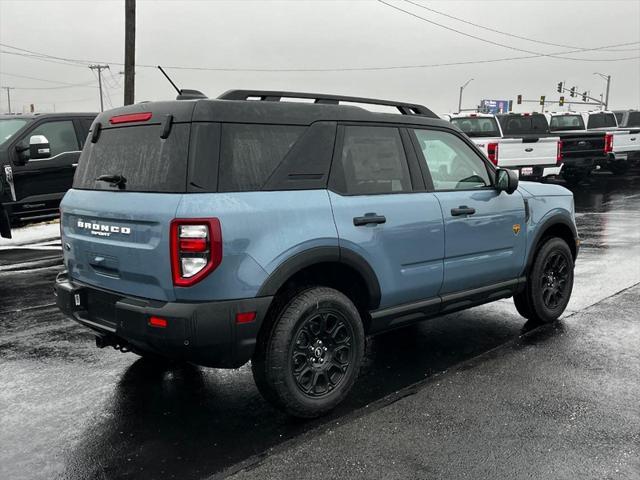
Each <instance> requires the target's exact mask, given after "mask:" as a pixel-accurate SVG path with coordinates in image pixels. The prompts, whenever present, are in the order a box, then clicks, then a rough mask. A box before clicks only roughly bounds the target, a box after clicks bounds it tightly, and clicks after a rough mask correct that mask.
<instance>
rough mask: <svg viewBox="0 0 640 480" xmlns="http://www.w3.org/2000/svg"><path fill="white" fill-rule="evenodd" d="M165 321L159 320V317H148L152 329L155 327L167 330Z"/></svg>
mask: <svg viewBox="0 0 640 480" xmlns="http://www.w3.org/2000/svg"><path fill="white" fill-rule="evenodd" d="M167 324H168V322H167V320H166V319H164V318H160V317H150V318H149V325H151V326H152V327H156V328H167Z"/></svg>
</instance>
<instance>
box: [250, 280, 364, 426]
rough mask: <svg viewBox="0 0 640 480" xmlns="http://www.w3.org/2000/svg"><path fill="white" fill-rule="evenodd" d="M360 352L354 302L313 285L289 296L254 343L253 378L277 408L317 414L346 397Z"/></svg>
mask: <svg viewBox="0 0 640 480" xmlns="http://www.w3.org/2000/svg"><path fill="white" fill-rule="evenodd" d="M363 354H364V330H363V327H362V320H361V318H360V314H359V313H358V309H357V308H356V307H355V305H354V304H353V302H352V301H351V300H349V298H347V297H346V296H345V295H343V294H342V293H340V292H339V291H337V290H334V289H332V288H327V287H314V288H311V289H309V290H305V291H303V292H300V293H298V294H297V295H296V296H294V297H293V299H291V301H290V302H289V303H288V304H287V305H286V306H285V307H284V308H283V309H282V310H281V311H280V313H279V315H278V316H277V318H276V319H275V323H274V324H273V325H272V327H271V329H270V333H269V334H268V335H267V336H266V338H264V339H262V341H260V342H259V343H258V346H257V349H256V354H255V355H254V358H253V361H252V370H253V376H254V378H255V381H256V385H258V388H259V390H260V392H261V393H262V394H263V396H264V397H265V398H266V399H267V400H269V401H271V402H272V403H274V404H275V405H276V406H277V407H279V408H280V409H282V410H284V411H285V412H287V413H289V414H291V415H294V416H297V417H306V418H311V417H317V416H319V415H322V414H323V413H326V412H328V411H329V410H331V409H332V408H334V407H335V406H336V405H338V404H339V403H340V402H341V401H342V400H343V399H344V397H345V396H346V395H347V393H348V392H349V390H350V389H351V387H352V386H353V384H354V383H355V381H356V378H357V377H358V372H359V370H360V364H361V362H362V357H363Z"/></svg>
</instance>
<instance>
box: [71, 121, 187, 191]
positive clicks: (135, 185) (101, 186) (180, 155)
mask: <svg viewBox="0 0 640 480" xmlns="http://www.w3.org/2000/svg"><path fill="white" fill-rule="evenodd" d="M190 128H191V124H190V123H177V124H175V125H173V127H172V128H171V134H170V135H169V137H168V138H166V139H162V138H160V134H161V133H162V132H161V130H162V127H161V126H160V125H145V126H136V127H120V128H105V129H104V130H102V132H101V133H100V136H99V138H98V141H97V142H96V143H91V142H87V143H86V145H85V148H84V150H83V151H82V155H80V160H79V162H78V169H77V170H76V175H75V178H74V181H73V188H79V189H85V190H112V191H119V190H118V188H117V187H116V186H114V185H112V184H109V183H107V182H103V181H100V182H98V181H96V179H97V178H98V177H99V176H101V175H121V176H123V177H124V178H125V179H126V185H125V188H124V189H123V190H121V191H127V192H173V193H179V192H185V191H186V177H187V155H188V150H189V131H190Z"/></svg>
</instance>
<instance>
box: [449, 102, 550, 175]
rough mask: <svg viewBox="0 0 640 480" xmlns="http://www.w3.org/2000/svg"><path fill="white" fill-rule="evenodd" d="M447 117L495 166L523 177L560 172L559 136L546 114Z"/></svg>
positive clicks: (483, 114)
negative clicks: (515, 172) (513, 171)
mask: <svg viewBox="0 0 640 480" xmlns="http://www.w3.org/2000/svg"><path fill="white" fill-rule="evenodd" d="M448 118H449V121H450V122H451V123H453V124H454V125H455V126H457V127H458V128H460V130H462V131H463V132H464V133H465V134H466V135H467V136H468V137H469V138H471V140H472V141H473V142H474V143H475V144H476V145H477V146H478V147H479V148H480V149H481V150H482V151H483V152H484V154H485V155H486V156H487V158H488V159H489V160H490V161H491V162H492V163H493V164H494V165H497V166H499V167H501V168H509V169H511V170H515V171H517V172H518V175H519V176H520V177H522V178H523V179H524V180H537V179H541V178H544V177H549V176H556V175H559V174H560V171H561V169H562V150H561V146H560V141H559V140H560V139H559V137H556V136H552V135H551V134H550V133H549V126H548V124H547V121H546V119H545V118H544V115H541V114H529V113H509V114H503V115H492V114H487V113H458V114H452V115H450V116H449V117H448Z"/></svg>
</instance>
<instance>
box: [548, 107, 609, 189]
mask: <svg viewBox="0 0 640 480" xmlns="http://www.w3.org/2000/svg"><path fill="white" fill-rule="evenodd" d="M545 116H546V117H547V120H548V122H549V131H550V132H551V133H552V134H553V135H557V136H559V137H560V141H561V151H562V161H563V164H564V166H563V167H562V177H563V178H564V179H565V180H566V181H567V183H569V184H577V183H578V182H580V181H581V180H584V179H585V178H587V177H588V176H589V175H590V174H591V172H592V171H593V170H594V169H595V168H596V167H597V166H599V165H602V164H604V163H605V162H606V159H607V154H606V152H605V143H606V142H605V132H587V131H586V129H585V125H584V120H583V119H582V115H580V114H579V113H576V112H559V113H555V112H554V113H547V114H546V115H545Z"/></svg>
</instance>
